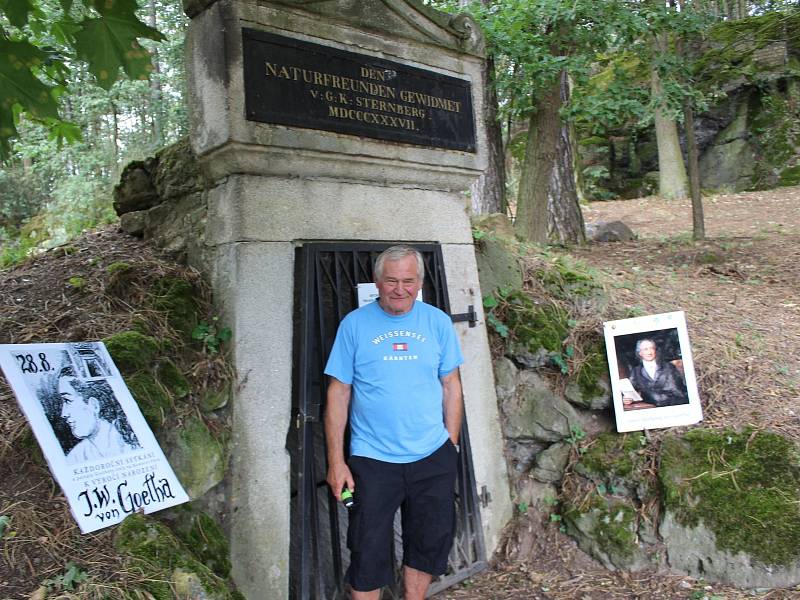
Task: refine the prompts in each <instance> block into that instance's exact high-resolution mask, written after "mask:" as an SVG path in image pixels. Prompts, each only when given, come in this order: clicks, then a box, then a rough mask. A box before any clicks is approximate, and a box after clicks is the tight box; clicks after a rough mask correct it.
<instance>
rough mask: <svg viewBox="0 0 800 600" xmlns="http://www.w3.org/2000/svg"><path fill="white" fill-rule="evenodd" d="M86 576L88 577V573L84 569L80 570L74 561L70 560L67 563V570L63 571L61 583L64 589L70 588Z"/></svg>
mask: <svg viewBox="0 0 800 600" xmlns="http://www.w3.org/2000/svg"><path fill="white" fill-rule="evenodd" d="M87 577H89V575H88V574H87V573H86V572H85V571H82V570H81V569H80V567H78V566H77V565H76V564H75V563H73V562H70V563H67V570H66V571H65V572H64V575H63V577H62V579H61V584H62V585H63V587H64V589H67V590H72V589H74V587H75V585H76V584H80V583H81V582H82V581H84V580H86V578H87Z"/></svg>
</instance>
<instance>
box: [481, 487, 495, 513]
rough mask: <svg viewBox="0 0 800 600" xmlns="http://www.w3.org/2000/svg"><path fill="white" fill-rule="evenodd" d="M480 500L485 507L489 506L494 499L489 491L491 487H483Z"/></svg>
mask: <svg viewBox="0 0 800 600" xmlns="http://www.w3.org/2000/svg"><path fill="white" fill-rule="evenodd" d="M478 500H480V501H481V506H482V507H483V508H486V507H487V506H489V502H491V501H492V494H491V492H489V488H487V487H486V486H485V485H484V486H483V487H481V493H480V494H478Z"/></svg>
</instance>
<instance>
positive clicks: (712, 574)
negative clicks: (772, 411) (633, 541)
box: [659, 429, 800, 587]
mask: <svg viewBox="0 0 800 600" xmlns="http://www.w3.org/2000/svg"><path fill="white" fill-rule="evenodd" d="M798 456H799V453H798V447H797V445H796V444H795V443H794V442H792V441H791V440H789V439H787V438H785V437H783V436H781V435H779V434H777V433H771V432H768V431H756V430H752V429H746V430H744V431H733V430H711V429H694V430H692V431H690V432H688V433H686V434H685V435H684V436H676V435H673V436H668V437H666V438H664V440H663V441H662V452H661V467H660V469H659V479H660V481H661V485H662V487H663V489H664V510H663V520H662V522H661V524H660V527H659V532H660V533H661V536H662V538H663V539H664V542H665V544H666V546H667V556H668V560H669V562H670V565H672V567H673V568H675V569H678V570H681V571H684V572H686V573H688V574H690V575H692V576H695V577H704V578H706V579H709V580H712V581H720V582H724V583H729V584H733V585H737V586H741V587H794V586H797V585H799V584H800V546H798V543H797V540H798V539H800V511H798V508H797V499H798V497H800V460H798Z"/></svg>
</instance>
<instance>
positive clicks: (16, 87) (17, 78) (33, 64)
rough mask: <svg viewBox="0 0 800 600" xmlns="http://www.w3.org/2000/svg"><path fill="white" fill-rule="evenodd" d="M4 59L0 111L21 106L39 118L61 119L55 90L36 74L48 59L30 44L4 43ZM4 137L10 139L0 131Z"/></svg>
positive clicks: (1, 47)
mask: <svg viewBox="0 0 800 600" xmlns="http://www.w3.org/2000/svg"><path fill="white" fill-rule="evenodd" d="M0 56H2V57H4V60H0V111H3V112H5V111H10V110H11V109H12V108H13V106H14V104H19V105H21V106H22V108H23V109H24V110H25V111H26V112H28V113H30V114H31V116H33V117H35V118H39V119H43V118H45V117H52V118H57V117H58V106H57V105H56V101H55V100H54V99H53V95H52V94H51V90H53V87H54V86H48V85H45V84H44V83H42V82H41V81H39V79H37V78H36V77H35V76H34V74H33V71H32V70H33V69H36V68H37V67H39V66H40V65H41V64H42V63H43V62H44V61H45V59H47V55H46V54H45V53H44V52H42V51H41V50H39V49H38V48H36V47H35V46H33V45H32V44H29V43H28V42H12V41H8V40H0ZM0 119H2V117H0ZM0 137H7V132H5V131H0Z"/></svg>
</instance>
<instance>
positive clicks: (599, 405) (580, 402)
mask: <svg viewBox="0 0 800 600" xmlns="http://www.w3.org/2000/svg"><path fill="white" fill-rule="evenodd" d="M593 383H594V385H593V386H591V388H590V389H586V386H582V385H581V384H580V383H578V382H577V381H574V380H570V381H569V382H567V387H566V389H565V390H564V395H565V396H566V397H567V400H569V401H570V402H572V403H573V404H574V405H576V406H580V407H581V408H587V409H591V410H606V409H607V408H608V407H609V406H611V382H610V380H609V378H608V373H603V374H602V375H601V376H600V377H598V378H597V379H596V380H594V382H593Z"/></svg>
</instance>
